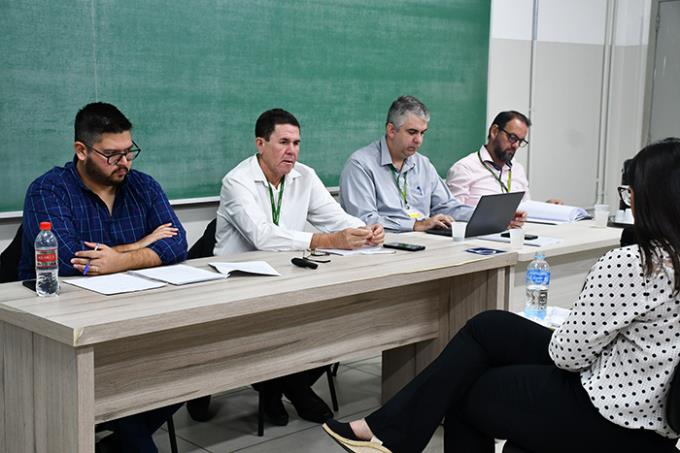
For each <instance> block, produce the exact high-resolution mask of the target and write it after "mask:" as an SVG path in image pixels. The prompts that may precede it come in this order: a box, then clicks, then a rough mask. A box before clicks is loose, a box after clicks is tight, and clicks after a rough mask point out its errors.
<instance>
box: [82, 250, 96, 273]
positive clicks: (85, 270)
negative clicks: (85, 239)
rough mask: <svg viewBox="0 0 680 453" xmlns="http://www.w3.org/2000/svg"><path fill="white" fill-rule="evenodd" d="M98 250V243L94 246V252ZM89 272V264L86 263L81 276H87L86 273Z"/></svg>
mask: <svg viewBox="0 0 680 453" xmlns="http://www.w3.org/2000/svg"><path fill="white" fill-rule="evenodd" d="M97 250H99V243H97V244H95V245H94V251H95V252H96V251H97ZM89 270H90V262H89V261H88V262H87V264H86V265H85V269H83V275H87V271H89Z"/></svg>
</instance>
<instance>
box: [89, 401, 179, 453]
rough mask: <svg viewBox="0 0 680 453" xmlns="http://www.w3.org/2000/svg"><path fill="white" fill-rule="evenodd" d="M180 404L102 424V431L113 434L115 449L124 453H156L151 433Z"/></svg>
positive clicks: (175, 410) (156, 429)
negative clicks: (115, 441) (108, 431)
mask: <svg viewBox="0 0 680 453" xmlns="http://www.w3.org/2000/svg"><path fill="white" fill-rule="evenodd" d="M180 407H182V404H173V405H171V406H166V407H160V408H158V409H153V410H150V411H147V412H142V413H140V414H135V415H129V416H127V417H123V418H119V419H116V420H111V421H108V422H105V423H102V424H101V425H100V426H101V427H102V428H103V429H108V430H111V431H113V432H114V435H115V436H116V440H117V444H118V445H117V447H118V449H119V450H120V451H121V452H125V453H157V452H158V449H157V448H156V444H155V443H154V441H153V433H155V432H156V431H158V428H160V427H161V425H163V423H165V422H166V421H167V420H168V418H170V417H171V416H172V414H174V413H175V412H177V410H178V409H179V408H180Z"/></svg>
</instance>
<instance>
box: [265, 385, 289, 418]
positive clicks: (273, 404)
mask: <svg viewBox="0 0 680 453" xmlns="http://www.w3.org/2000/svg"><path fill="white" fill-rule="evenodd" d="M260 398H262V399H263V401H262V403H263V405H264V407H263V409H264V416H265V419H266V420H267V421H268V422H269V423H271V424H273V425H276V426H286V425H287V424H288V412H286V408H285V407H283V401H281V394H280V393H273V394H272V393H269V392H261V393H260Z"/></svg>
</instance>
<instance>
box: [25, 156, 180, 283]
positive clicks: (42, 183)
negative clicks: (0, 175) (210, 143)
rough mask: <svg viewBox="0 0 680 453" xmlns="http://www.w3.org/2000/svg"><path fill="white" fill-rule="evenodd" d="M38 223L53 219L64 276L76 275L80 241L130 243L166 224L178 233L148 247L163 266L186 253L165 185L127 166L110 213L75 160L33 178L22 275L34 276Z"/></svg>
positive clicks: (27, 193) (27, 202) (61, 272)
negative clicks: (85, 182) (73, 262)
mask: <svg viewBox="0 0 680 453" xmlns="http://www.w3.org/2000/svg"><path fill="white" fill-rule="evenodd" d="M40 222H52V232H53V233H54V234H55V235H56V236H57V240H58V241H59V275H62V276H67V275H79V274H80V272H79V271H77V270H76V269H75V268H74V267H73V266H72V265H71V258H73V257H74V254H75V252H77V251H79V250H90V247H87V246H85V244H84V243H83V242H84V241H88V242H98V243H101V244H106V245H108V246H110V247H113V246H115V245H121V244H130V243H133V242H136V241H138V240H140V239H142V238H143V237H144V236H146V235H148V234H149V233H151V232H152V231H153V230H155V229H156V228H157V227H158V226H160V225H162V224H164V223H172V225H173V226H174V227H176V228H178V229H179V231H178V232H177V235H176V236H174V237H172V238H166V239H161V240H158V241H156V242H154V243H153V244H151V245H149V248H150V249H151V250H153V251H154V252H156V254H158V256H159V257H160V259H161V262H162V263H163V264H173V263H177V262H180V261H184V260H185V259H186V256H187V240H186V232H185V231H184V228H183V227H182V224H181V223H180V222H179V219H178V218H177V216H176V215H175V212H174V211H173V210H172V207H171V206H170V202H169V201H168V198H167V196H166V195H165V193H164V192H163V189H161V186H160V185H159V184H158V183H157V182H156V181H155V180H154V179H153V178H152V177H151V176H149V175H147V174H145V173H142V172H139V171H136V170H131V171H130V172H129V173H128V174H127V176H126V178H125V180H124V181H123V183H122V184H121V185H120V186H119V187H118V190H117V192H116V199H115V201H114V204H113V214H109V209H108V208H107V206H106V204H105V203H104V202H103V201H102V200H101V198H99V197H98V196H97V195H96V194H94V193H93V192H92V191H91V190H90V189H88V188H87V187H86V186H85V184H83V181H82V180H81V179H80V175H79V174H78V171H77V170H76V166H75V158H74V160H73V161H72V162H68V163H67V164H66V165H64V167H54V168H53V169H52V170H50V171H48V172H47V173H45V174H44V175H42V176H40V177H39V178H38V179H36V180H35V181H33V183H32V184H31V185H30V186H29V187H28V191H27V192H26V199H25V201H24V219H23V226H24V235H23V239H22V243H21V261H20V262H19V278H21V279H26V278H32V277H35V253H34V250H33V242H34V241H35V237H36V236H37V235H38V232H39V230H40Z"/></svg>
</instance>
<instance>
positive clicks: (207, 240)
mask: <svg viewBox="0 0 680 453" xmlns="http://www.w3.org/2000/svg"><path fill="white" fill-rule="evenodd" d="M216 229H217V219H212V221H211V222H210V223H209V224H208V226H207V227H205V231H204V232H203V236H201V237H200V238H199V240H198V241H196V243H195V244H194V245H192V246H191V248H190V249H189V253H188V254H187V259H190V260H191V259H194V258H206V257H208V256H213V249H214V248H215V230H216Z"/></svg>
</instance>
